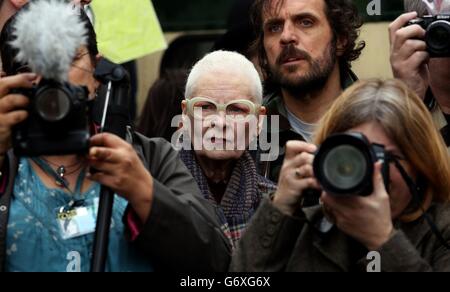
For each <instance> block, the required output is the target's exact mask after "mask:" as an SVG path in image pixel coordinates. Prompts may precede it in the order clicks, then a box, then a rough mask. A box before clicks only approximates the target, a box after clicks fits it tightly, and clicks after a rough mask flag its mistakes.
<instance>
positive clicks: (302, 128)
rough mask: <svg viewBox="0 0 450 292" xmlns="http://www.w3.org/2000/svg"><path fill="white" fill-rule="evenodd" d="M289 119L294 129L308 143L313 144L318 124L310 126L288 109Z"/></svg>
mask: <svg viewBox="0 0 450 292" xmlns="http://www.w3.org/2000/svg"><path fill="white" fill-rule="evenodd" d="M286 112H287V118H288V120H289V123H290V124H291V127H292V129H293V130H294V131H295V132H297V133H298V134H300V135H302V136H303V138H305V140H306V142H308V143H311V142H312V139H313V134H314V131H315V130H316V128H317V124H308V123H305V122H303V121H302V120H300V119H299V118H297V117H296V116H295V115H294V114H293V113H292V112H290V111H289V110H288V109H287V108H286Z"/></svg>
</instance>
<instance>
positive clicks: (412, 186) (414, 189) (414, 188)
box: [391, 158, 450, 250]
mask: <svg viewBox="0 0 450 292" xmlns="http://www.w3.org/2000/svg"><path fill="white" fill-rule="evenodd" d="M391 159H392V161H393V162H394V164H395V167H396V168H397V169H398V171H399V172H400V174H401V176H402V177H403V179H404V180H405V182H406V185H407V186H408V188H409V190H410V192H411V195H412V197H413V201H414V202H415V204H416V205H417V206H418V207H419V208H420V209H421V211H422V215H423V217H424V219H425V221H426V222H427V223H428V225H429V226H430V228H431V231H432V232H433V233H434V235H435V236H436V237H437V239H438V240H439V241H440V242H441V244H442V245H443V246H444V247H445V248H446V249H448V250H450V244H449V243H448V242H447V241H446V240H445V239H444V237H443V236H442V233H441V232H440V231H439V229H438V228H437V226H436V224H435V223H434V222H433V219H432V218H431V217H430V215H429V214H428V213H427V212H426V211H425V210H424V209H423V207H422V206H421V205H420V203H421V200H420V193H421V192H424V191H425V190H424V189H422V188H421V187H419V186H418V185H417V184H416V183H414V181H413V180H412V179H411V177H410V176H409V175H408V174H407V173H406V171H405V169H404V168H403V167H402V165H401V164H400V162H399V161H398V159H395V158H391Z"/></svg>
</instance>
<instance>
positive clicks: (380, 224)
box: [321, 162, 394, 251]
mask: <svg viewBox="0 0 450 292" xmlns="http://www.w3.org/2000/svg"><path fill="white" fill-rule="evenodd" d="M381 165H382V164H381V163H380V162H378V163H377V164H376V165H375V175H374V178H373V185H374V191H373V193H372V194H371V195H369V196H367V197H361V196H350V197H334V196H331V195H329V194H326V193H323V194H322V197H321V201H322V203H323V205H324V208H325V210H326V212H327V213H328V214H327V215H328V216H330V217H332V218H333V220H334V223H335V224H336V226H337V227H338V228H339V229H340V230H341V231H342V232H344V233H345V234H347V235H349V236H350V237H353V238H354V239H355V240H357V241H359V242H360V243H361V244H363V245H364V246H365V247H366V248H367V249H368V250H370V251H376V250H378V249H380V248H381V247H382V246H383V245H384V244H385V243H386V242H387V241H389V239H390V237H391V236H392V234H393V232H394V227H393V224H392V217H391V206H390V200H389V195H388V194H387V192H386V188H385V186H384V183H383V177H382V175H381Z"/></svg>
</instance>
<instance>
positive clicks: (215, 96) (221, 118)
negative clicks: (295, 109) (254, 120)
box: [182, 72, 265, 160]
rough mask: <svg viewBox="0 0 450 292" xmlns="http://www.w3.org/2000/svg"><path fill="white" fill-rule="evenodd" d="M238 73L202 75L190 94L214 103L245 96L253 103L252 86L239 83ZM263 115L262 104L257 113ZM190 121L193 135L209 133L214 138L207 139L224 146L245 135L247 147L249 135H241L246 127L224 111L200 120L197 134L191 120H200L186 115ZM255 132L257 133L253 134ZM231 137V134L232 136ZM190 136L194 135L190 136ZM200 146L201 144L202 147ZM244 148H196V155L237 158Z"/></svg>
mask: <svg viewBox="0 0 450 292" xmlns="http://www.w3.org/2000/svg"><path fill="white" fill-rule="evenodd" d="M243 78H245V77H242V76H236V75H233V74H229V73H226V72H217V73H216V74H213V75H212V74H211V75H206V76H204V77H202V78H201V79H200V80H199V82H198V83H197V84H196V87H195V90H194V93H193V95H192V96H191V97H189V98H193V97H198V96H201V97H207V98H209V99H211V100H213V101H215V102H217V103H223V104H226V103H228V102H230V101H233V100H239V99H245V100H250V101H252V102H253V103H255V104H256V103H257V101H256V100H255V98H254V97H253V93H252V87H251V86H250V85H249V84H250V82H243V81H242V80H243ZM182 109H183V112H185V113H186V102H183V104H182ZM264 114H265V108H264V107H262V108H261V109H260V110H259V115H264ZM189 119H190V124H191V133H195V134H194V135H199V134H201V135H202V137H205V135H206V134H208V135H212V137H215V139H213V140H211V141H213V144H214V142H215V143H217V145H219V146H223V147H225V145H226V143H234V142H233V141H235V139H236V138H237V137H244V136H246V140H245V142H246V146H248V143H249V139H250V137H248V136H249V134H248V133H247V135H246V134H245V132H243V130H245V129H248V127H246V126H243V127H239V128H238V127H237V123H238V122H232V121H230V120H227V119H226V114H225V113H224V112H219V113H218V114H217V115H215V117H214V119H213V120H211V121H212V122H213V123H211V122H209V120H207V121H205V122H204V123H203V127H201V133H196V132H195V127H194V123H198V122H200V123H201V122H202V121H201V120H196V119H195V118H194V117H191V116H189ZM253 134H257V133H253ZM233 136H234V137H233ZM192 139H194V138H192ZM203 148H204V147H203ZM243 153H244V151H242V150H196V154H197V156H198V157H205V158H207V159H210V160H236V159H239V158H240V157H241V156H242V154H243Z"/></svg>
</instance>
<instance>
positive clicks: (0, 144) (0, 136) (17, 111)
mask: <svg viewBox="0 0 450 292" xmlns="http://www.w3.org/2000/svg"><path fill="white" fill-rule="evenodd" d="M35 79H36V75H35V74H20V75H15V76H11V77H4V78H1V79H0V168H1V166H3V160H4V158H5V155H6V153H7V152H8V150H9V149H10V148H11V131H12V128H13V127H14V126H15V125H17V124H19V123H20V122H23V121H24V120H25V119H26V118H27V117H28V112H27V111H26V110H25V109H24V108H26V106H27V105H28V103H29V99H28V98H27V97H25V96H23V95H20V94H12V93H11V91H12V90H14V89H18V88H31V87H32V86H33V82H34V81H35Z"/></svg>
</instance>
